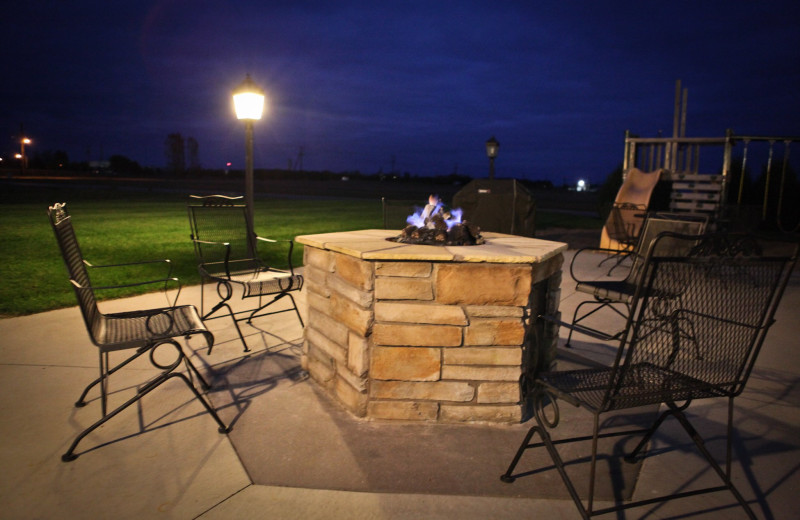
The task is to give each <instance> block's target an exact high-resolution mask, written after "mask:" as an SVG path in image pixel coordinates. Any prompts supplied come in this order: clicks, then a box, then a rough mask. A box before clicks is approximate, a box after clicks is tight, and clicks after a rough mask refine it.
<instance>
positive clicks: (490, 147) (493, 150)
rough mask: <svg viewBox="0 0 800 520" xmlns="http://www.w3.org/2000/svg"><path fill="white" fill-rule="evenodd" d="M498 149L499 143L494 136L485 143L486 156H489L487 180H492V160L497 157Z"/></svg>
mask: <svg viewBox="0 0 800 520" xmlns="http://www.w3.org/2000/svg"><path fill="white" fill-rule="evenodd" d="M499 149H500V143H498V142H497V139H495V138H494V136H492V137H490V138H489V140H488V141H486V155H488V156H489V179H494V158H495V157H497V151H498V150H499Z"/></svg>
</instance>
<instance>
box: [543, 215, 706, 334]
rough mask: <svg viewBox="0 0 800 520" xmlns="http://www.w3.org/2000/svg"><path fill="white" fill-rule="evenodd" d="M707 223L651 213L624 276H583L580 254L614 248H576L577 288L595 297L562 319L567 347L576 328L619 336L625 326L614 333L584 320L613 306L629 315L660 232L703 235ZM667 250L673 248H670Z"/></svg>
mask: <svg viewBox="0 0 800 520" xmlns="http://www.w3.org/2000/svg"><path fill="white" fill-rule="evenodd" d="M706 226H707V222H706V220H705V219H698V218H695V217H689V216H686V215H681V214H676V213H648V214H647V215H646V217H645V219H644V223H643V224H642V230H641V233H639V236H638V239H637V242H636V246H635V247H634V249H633V250H632V251H631V252H629V253H628V254H627V256H628V257H632V259H633V262H632V264H631V266H630V269H629V271H628V274H627V276H626V277H625V278H624V279H622V280H616V281H608V280H582V279H580V278H579V277H578V276H577V274H576V272H575V262H576V261H577V260H578V258H580V255H582V254H586V253H600V254H603V253H612V252H613V250H610V249H606V248H599V247H585V248H583V249H579V250H578V251H576V252H575V255H574V256H573V257H572V261H571V262H570V266H569V270H570V276H571V277H572V279H573V280H575V281H576V286H575V288H576V290H577V292H580V293H584V294H587V295H588V294H590V295H592V296H593V297H594V299H591V300H584V301H582V302H581V303H579V304H578V305H577V306H576V307H575V311H574V312H573V315H572V321H571V322H570V323H565V322H563V321H560V320H559V321H558V323H559V325H563V326H565V327H567V328H568V329H569V334H568V335H567V342H566V344H565V347H567V348H569V347H571V342H572V333H573V332H575V331H577V332H580V333H582V334H585V335H587V336H589V337H592V338H594V339H601V340H604V341H613V340H617V339H619V337H620V335H621V334H622V332H623V330H619V331H617V332H613V333H612V332H605V331H601V330H599V329H596V328H592V327H587V326H584V325H581V324H580V323H581V322H582V321H583V320H585V319H587V318H589V317H590V316H592V315H594V314H595V313H596V312H598V311H600V310H601V309H604V308H609V309H611V310H612V311H613V312H615V313H616V314H617V315H619V316H620V317H622V318H623V319H627V318H628V316H629V315H630V312H631V300H632V298H633V295H634V293H635V291H636V286H637V284H638V282H639V278H640V277H641V273H642V266H643V264H644V261H645V258H646V257H647V255H648V253H649V251H650V250H651V249H652V247H653V242H654V239H655V238H656V237H657V235H658V234H660V233H661V232H664V231H680V232H682V233H683V234H691V235H700V234H702V233H703V232H704V231H705V229H706ZM667 253H669V252H668V251H667ZM659 254H660V253H659ZM609 273H610V271H609ZM585 305H592V306H594V308H593V309H592V310H590V311H589V312H586V313H585V314H581V315H580V316H579V313H580V312H581V309H582V308H583V307H584V306H585ZM618 305H621V306H622V307H623V308H624V310H622V309H620V308H619V307H617V306H618Z"/></svg>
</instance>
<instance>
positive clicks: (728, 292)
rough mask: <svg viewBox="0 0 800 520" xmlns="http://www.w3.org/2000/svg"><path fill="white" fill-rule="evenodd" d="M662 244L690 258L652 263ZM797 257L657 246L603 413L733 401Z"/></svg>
mask: <svg viewBox="0 0 800 520" xmlns="http://www.w3.org/2000/svg"><path fill="white" fill-rule="evenodd" d="M665 241H669V242H670V245H669V246H665V249H669V250H671V251H673V252H674V251H676V250H681V251H685V250H687V249H688V253H684V254H671V255H668V256H659V255H655V254H653V253H654V252H655V251H656V250H657V249H658V248H660V247H662V244H661V243H662V242H665ZM679 242H680V243H682V245H680V246H676V244H677V243H679ZM776 244H777V245H776ZM654 248H655V249H654ZM797 254H798V244H797V243H796V242H795V243H765V242H764V241H761V240H756V239H755V238H754V237H748V236H730V235H722V234H716V235H705V236H701V237H697V236H686V235H676V234H673V233H666V234H662V235H661V236H659V238H658V239H656V242H655V244H654V246H653V248H651V253H650V255H649V256H648V258H647V260H646V263H645V266H644V269H643V272H644V274H643V279H642V284H641V285H640V287H639V289H638V290H637V294H636V296H635V297H634V300H633V303H632V309H633V311H632V312H631V314H630V317H629V318H628V324H627V327H626V333H625V335H624V338H623V339H622V340H621V345H620V349H619V352H618V354H617V359H616V362H615V365H614V371H615V372H614V376H613V377H612V385H611V387H610V388H609V391H608V393H607V396H606V403H605V404H606V407H607V409H614V408H621V407H629V406H639V405H644V404H649V403H656V402H680V401H684V400H687V399H699V398H703V397H719V396H729V397H733V396H736V395H738V394H739V393H741V392H742V390H743V389H744V386H745V384H746V382H747V379H748V377H749V375H750V372H751V370H752V368H753V365H754V363H755V361H756V357H757V355H758V352H759V350H760V349H761V346H762V344H763V341H764V338H765V336H766V333H767V331H768V329H769V327H770V325H771V324H772V322H773V317H774V314H775V310H776V309H777V306H778V303H779V302H780V299H781V296H782V294H783V290H784V288H785V287H786V284H787V282H788V280H789V277H790V275H791V272H792V269H793V268H794V265H795V263H796V262H797Z"/></svg>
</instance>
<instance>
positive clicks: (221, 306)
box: [201, 300, 250, 354]
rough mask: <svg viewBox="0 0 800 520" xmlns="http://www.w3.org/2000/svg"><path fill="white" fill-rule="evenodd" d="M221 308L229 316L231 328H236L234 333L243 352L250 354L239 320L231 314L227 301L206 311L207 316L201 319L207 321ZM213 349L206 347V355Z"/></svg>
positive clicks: (212, 346)
mask: <svg viewBox="0 0 800 520" xmlns="http://www.w3.org/2000/svg"><path fill="white" fill-rule="evenodd" d="M223 307H224V308H225V309H227V310H228V314H229V315H230V317H231V320H233V326H234V327H236V332H237V333H238V334H239V339H240V340H242V345H244V351H245V352H250V347H248V346H247V342H246V341H245V340H244V334H242V329H240V328H239V320H237V319H236V315H235V314H234V313H233V309H232V308H231V306H230V305H228V304H227V300H223V301H221V302H219V303H217V304H216V305H214V308H212V309H211V310H210V311H208V314H205V315H204V316H203V317H202V318H201V319H202V320H203V321H205V320H207V319H209V318H210V317H211V316H212V315H213V314H214V313H216V312H217V311H218V310H220V309H222V308H223ZM213 348H214V345H209V346H208V354H211V350H212V349H213Z"/></svg>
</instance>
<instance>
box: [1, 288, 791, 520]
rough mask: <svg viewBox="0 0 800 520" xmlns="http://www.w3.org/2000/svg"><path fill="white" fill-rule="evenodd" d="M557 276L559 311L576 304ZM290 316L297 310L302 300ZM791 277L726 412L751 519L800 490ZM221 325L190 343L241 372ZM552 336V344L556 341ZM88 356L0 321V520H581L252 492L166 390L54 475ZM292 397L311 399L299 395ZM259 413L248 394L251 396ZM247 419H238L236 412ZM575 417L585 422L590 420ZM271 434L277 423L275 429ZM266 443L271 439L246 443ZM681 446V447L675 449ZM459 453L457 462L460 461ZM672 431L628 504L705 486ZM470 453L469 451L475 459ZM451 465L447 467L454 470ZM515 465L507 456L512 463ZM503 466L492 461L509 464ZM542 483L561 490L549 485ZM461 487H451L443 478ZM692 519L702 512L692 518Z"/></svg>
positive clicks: (287, 348) (719, 513)
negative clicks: (745, 381)
mask: <svg viewBox="0 0 800 520" xmlns="http://www.w3.org/2000/svg"><path fill="white" fill-rule="evenodd" d="M573 286H574V284H573V283H572V281H571V280H569V277H568V276H565V281H564V283H563V289H562V312H564V313H565V315H566V314H567V313H570V314H571V310H572V309H573V308H574V306H575V304H576V303H577V302H578V301H579V299H578V296H577V295H576V294H574V291H573V290H572V287H573ZM198 298H199V289H198V288H197V287H189V288H185V289H184V293H183V294H182V295H181V302H183V303H193V302H197V301H198ZM163 302H164V300H163V295H146V296H141V297H136V298H129V299H124V300H116V301H112V302H107V303H104V304H103V305H104V308H105V310H108V311H114V310H123V309H130V308H134V307H136V306H161V305H163V304H164V303H163ZM300 303H301V305H304V301H303V300H302V298H301V302H300ZM798 308H800V276H798V273H795V275H794V277H793V279H792V281H791V282H790V286H789V288H788V289H787V293H786V295H785V297H784V300H783V302H782V304H781V307H780V308H779V311H778V316H777V323H776V325H775V326H774V327H773V329H772V330H771V332H770V334H769V335H768V337H767V342H766V344H765V346H764V350H763V352H762V355H761V357H760V359H759V361H758V363H757V366H756V370H755V372H754V374H753V377H752V379H751V381H750V384H749V386H748V389H747V390H746V391H745V393H744V394H743V395H742V396H741V397H740V398H738V399H737V405H738V406H737V410H736V415H735V424H736V427H737V429H738V432H739V433H738V437H737V443H736V448H735V453H734V456H735V458H736V461H735V463H734V469H733V475H734V481H735V482H736V484H737V485H738V486H739V489H740V490H741V491H742V493H743V494H744V496H745V497H746V498H747V499H748V500H750V501H751V503H752V505H753V509H754V510H755V511H756V514H757V515H758V516H759V517H760V518H777V519H782V518H794V517H796V511H797V505H798V499H797V492H798V490H800V475H798V471H800V436H798V431H799V430H798V427H799V426H800V385H798V381H800V380H799V379H798V376H800V357H798V356H797V345H798V337H799V336H800V322H798V319H797V309H798ZM285 316H287V315H278V316H277V317H269V318H263V319H262V321H260V322H259V323H258V326H259V327H260V328H259V329H255V328H249V329H246V334H248V341H249V342H251V345H252V346H254V347H255V351H256V352H258V351H260V350H264V349H270V350H273V351H279V352H293V351H295V350H296V349H297V348H298V347H299V345H301V343H302V330H301V329H300V327H299V325H298V324H297V322H296V320H293V319H287V318H286V317H285ZM225 321H226V320H216V321H211V322H210V324H209V326H210V328H211V329H212V330H213V332H214V333H215V335H216V337H217V343H216V346H215V348H214V352H213V354H212V355H211V356H208V355H206V353H205V348H204V345H203V344H202V341H201V339H200V338H193V339H192V340H190V341H189V347H190V348H191V349H192V350H194V351H195V359H196V362H197V363H198V364H199V365H204V366H205V368H207V369H213V368H214V367H215V366H221V365H224V364H230V363H231V362H235V361H236V360H237V359H240V358H242V351H241V346H240V344H239V343H238V340H237V339H236V338H235V337H234V335H233V332H232V331H231V330H230V329H231V327H229V326H228V324H227V323H225ZM564 335H565V334H564V331H562V336H564ZM575 349H576V350H577V351H580V352H582V353H584V354H591V355H597V356H601V357H602V356H603V355H604V353H605V347H603V346H602V345H598V344H596V343H592V342H589V341H583V340H580V339H579V341H577V342H576V344H575ZM148 371H151V370H150V369H149V368H147V366H146V365H145V364H136V365H135V366H134V367H132V368H131V369H129V370H124V371H121V372H120V373H119V374H118V376H117V380H116V381H115V382H114V387H113V388H112V392H113V395H112V404H113V401H119V400H121V399H122V398H123V397H124V395H126V392H129V391H130V387H132V386H133V385H135V384H138V382H140V381H141V380H142V379H144V377H146V375H147V372H148ZM96 373H97V357H96V354H95V351H94V349H93V348H92V347H91V345H90V343H89V341H88V338H87V336H86V333H85V330H84V329H83V322H82V320H81V318H80V314H79V311H78V309H77V308H69V309H62V310H57V311H52V312H46V313H42V314H37V315H33V316H25V317H20V318H11V319H4V320H0V411H2V414H3V419H2V423H0V438H1V439H2V447H0V467H1V468H3V470H2V471H0V504H2V506H0V518H3V519H4V518H8V519H29V518H30V519H33V518H70V519H71V518H87V519H89V518H91V519H97V518H114V519H128V518H130V519H143V518H144V519H146V518H177V519H190V518H202V519H204V520H209V519H229V518H242V519H247V518H280V519H295V518H296V519H304V520H308V519H316V518H319V519H336V518H342V519H406V518H408V519H420V518H442V519H445V518H448V519H449V518H454V519H455V518H457V519H486V518H493V519H503V518H550V519H559V518H565V519H567V518H577V517H578V514H577V512H576V510H575V508H574V505H573V504H572V502H571V501H568V500H553V499H549V500H545V499H541V498H535V497H536V490H535V489H533V488H532V487H530V486H528V487H527V488H526V487H525V485H526V484H525V482H524V479H520V480H519V481H518V482H517V483H515V484H513V485H514V486H521V489H523V491H522V494H523V495H525V496H528V497H530V498H500V497H474V496H467V497H465V496H454V495H408V494H395V493H356V492H347V491H336V490H332V489H300V488H290V487H278V486H260V485H254V484H253V483H252V481H251V478H250V476H249V475H248V473H247V471H246V470H245V465H244V464H243V463H242V461H241V460H240V456H239V454H238V453H237V450H236V448H235V446H234V445H233V444H232V442H231V440H230V438H229V437H227V436H225V435H222V434H219V433H218V432H217V429H216V425H215V423H214V422H213V420H212V419H211V418H210V417H209V416H208V415H207V414H206V413H205V412H204V410H203V408H202V406H201V405H200V404H199V403H197V401H196V400H193V399H192V398H191V395H190V394H189V393H188V391H187V390H186V389H185V388H184V387H181V386H180V383H178V382H177V381H176V382H170V383H167V384H166V385H165V386H164V387H162V388H160V389H158V390H156V392H154V393H153V394H151V395H150V396H148V397H146V398H145V399H144V400H143V401H142V402H141V405H140V406H134V407H132V408H131V409H129V410H127V411H126V412H124V413H123V414H121V415H120V416H119V417H117V418H115V419H114V420H111V421H110V422H109V423H107V424H106V425H105V426H103V427H102V428H100V429H99V430H98V431H96V432H94V433H92V434H91V435H90V436H89V437H87V438H86V439H85V440H84V441H83V443H82V444H81V445H80V447H79V452H82V454H81V456H80V457H79V458H78V459H77V460H75V461H74V462H71V463H63V462H61V460H60V456H61V454H62V453H63V452H64V451H65V450H66V449H67V447H68V445H69V444H70V443H71V441H72V439H73V438H74V435H75V434H76V433H77V432H78V431H80V430H82V429H83V428H84V427H86V426H87V425H88V424H90V423H91V422H94V421H95V420H96V419H97V418H98V417H99V410H98V404H97V402H96V401H92V402H90V403H89V405H88V406H87V407H85V408H75V407H74V406H73V402H74V400H75V399H76V398H77V394H78V393H79V392H80V391H81V389H82V388H83V386H84V385H85V384H86V382H87V381H89V380H91V379H92V378H94V377H96ZM303 384H312V383H310V382H308V383H303ZM252 398H253V399H258V396H257V395H254V396H252ZM726 409H727V407H726V405H725V403H724V402H716V401H707V402H705V403H696V404H695V405H694V406H693V407H692V415H693V416H694V418H695V421H694V422H695V424H696V426H698V429H700V430H701V431H702V432H703V433H704V436H705V437H706V439H707V440H709V447H710V449H711V450H712V452H713V453H715V454H718V457H719V458H720V459H721V458H722V457H723V456H724V454H723V453H722V451H723V443H722V441H721V434H722V433H723V426H724V423H725V415H726ZM239 412H240V413H246V410H243V411H239ZM586 415H587V417H588V415H589V414H586ZM270 420H280V417H279V416H277V417H271V418H270ZM253 442H256V443H268V442H270V439H253ZM676 446H677V448H676ZM464 448H465V447H463V446H456V447H454V450H464ZM688 448H689V442H688V440H687V439H685V436H684V435H683V433H682V431H679V430H678V429H677V428H675V427H673V426H672V425H669V424H665V426H664V428H663V429H662V430H660V432H659V434H658V435H657V436H656V438H655V439H654V442H653V445H652V447H651V453H655V452H660V451H664V452H665V453H664V454H663V455H662V456H659V457H650V458H648V459H646V460H645V462H644V465H643V469H642V473H641V476H640V479H639V481H638V483H637V487H636V492H635V498H637V499H641V498H646V497H648V496H651V494H654V493H656V492H662V491H665V490H666V491H672V490H677V489H682V488H683V486H699V485H703V483H704V482H706V481H708V479H709V478H711V477H712V475H710V474H709V473H710V472H709V470H707V469H706V468H705V467H704V466H703V465H702V464H701V461H700V459H699V457H697V456H696V455H695V454H694V452H693V451H691V450H689V449H688ZM469 449H476V450H480V449H481V447H480V446H474V447H472V448H469ZM461 454H463V451H461V452H459V453H458V454H454V456H460V455H461ZM512 455H513V453H509V454H508V457H509V460H510V457H511V456H512ZM506 463H507V461H503V464H506ZM550 473H551V474H552V478H558V477H557V475H556V473H555V471H551V472H550ZM453 478H459V475H453ZM694 511H700V512H699V513H693V512H694ZM744 517H745V515H744V514H743V512H742V511H741V510H740V509H739V508H738V506H736V505H735V502H734V500H733V498H732V497H730V496H729V495H728V494H727V493H717V494H713V495H705V496H701V497H696V498H691V499H685V500H681V501H675V502H672V503H669V504H666V505H656V506H651V507H645V508H640V509H636V510H632V511H629V512H628V513H627V516H626V518H652V519H666V518H693V519H696V518H702V519H717V518H719V519H725V520H727V519H732V518H744Z"/></svg>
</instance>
